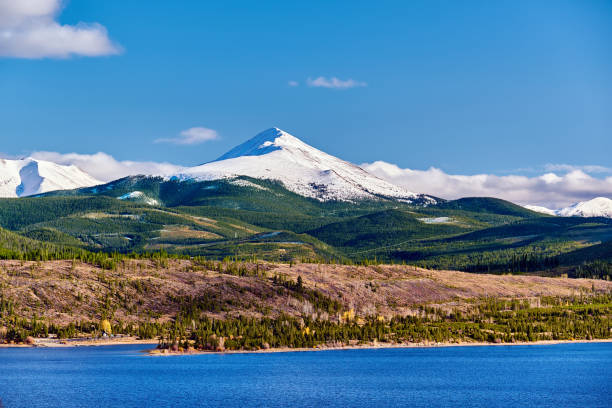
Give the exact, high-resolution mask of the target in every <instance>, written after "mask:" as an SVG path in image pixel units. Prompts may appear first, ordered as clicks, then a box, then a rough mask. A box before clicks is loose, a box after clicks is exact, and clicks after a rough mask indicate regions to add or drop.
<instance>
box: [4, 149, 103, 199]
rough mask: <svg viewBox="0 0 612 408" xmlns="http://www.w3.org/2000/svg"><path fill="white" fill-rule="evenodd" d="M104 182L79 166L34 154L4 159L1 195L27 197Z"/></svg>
mask: <svg viewBox="0 0 612 408" xmlns="http://www.w3.org/2000/svg"><path fill="white" fill-rule="evenodd" d="M97 184H102V182H101V181H99V180H96V179H95V178H93V177H92V176H90V175H89V174H87V173H85V172H84V171H82V170H81V169H79V168H78V167H77V166H74V165H71V166H63V165H60V164H56V163H52V162H49V161H45V160H37V159H33V158H31V157H28V158H25V159H17V160H8V159H0V197H25V196H30V195H35V194H41V193H46V192H49V191H54V190H71V189H74V188H80V187H90V186H94V185H97Z"/></svg>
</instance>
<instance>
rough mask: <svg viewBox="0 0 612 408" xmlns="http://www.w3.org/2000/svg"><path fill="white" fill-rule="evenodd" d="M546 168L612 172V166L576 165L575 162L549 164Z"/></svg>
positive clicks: (552, 169) (547, 169)
mask: <svg viewBox="0 0 612 408" xmlns="http://www.w3.org/2000/svg"><path fill="white" fill-rule="evenodd" d="M544 168H545V169H546V171H561V172H570V171H575V170H580V171H584V172H585V173H612V168H610V167H604V166H598V165H583V166H575V165H573V164H547V165H545V166H544Z"/></svg>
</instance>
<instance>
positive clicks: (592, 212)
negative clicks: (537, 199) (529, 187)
mask: <svg viewBox="0 0 612 408" xmlns="http://www.w3.org/2000/svg"><path fill="white" fill-rule="evenodd" d="M524 207H525V208H527V209H528V210H531V211H535V212H539V213H543V214H548V215H557V216H560V217H607V218H612V200H611V199H609V198H606V197H596V198H594V199H592V200H588V201H581V202H579V203H576V204H573V205H570V206H569V207H565V208H560V209H558V210H551V209H549V208H546V207H539V206H536V205H526V206H524Z"/></svg>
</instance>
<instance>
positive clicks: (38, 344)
mask: <svg viewBox="0 0 612 408" xmlns="http://www.w3.org/2000/svg"><path fill="white" fill-rule="evenodd" d="M571 343H612V338H609V339H593V340H584V339H580V340H538V341H531V342H529V341H528V342H516V343H488V342H467V341H463V342H452V343H451V342H445V343H434V342H430V343H369V344H354V345H344V346H325V345H322V346H318V347H313V348H304V347H302V348H291V347H278V348H270V349H259V350H224V351H211V350H189V351H170V350H168V349H157V348H153V349H146V350H143V351H144V352H146V353H147V354H149V355H151V356H188V355H199V354H251V353H253V354H261V353H301V352H312V351H332V350H376V349H398V348H441V347H484V346H546V345H556V344H571ZM156 344H157V342H156V341H154V340H151V339H138V338H136V337H125V338H118V339H66V340H62V341H60V340H57V339H35V341H34V344H0V349H2V348H77V347H101V346H125V345H143V346H155V345H156Z"/></svg>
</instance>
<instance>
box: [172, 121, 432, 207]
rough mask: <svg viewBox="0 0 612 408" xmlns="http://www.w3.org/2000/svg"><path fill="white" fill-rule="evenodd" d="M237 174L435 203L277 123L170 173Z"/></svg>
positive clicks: (346, 196) (331, 191)
mask: <svg viewBox="0 0 612 408" xmlns="http://www.w3.org/2000/svg"><path fill="white" fill-rule="evenodd" d="M236 176H249V177H253V178H259V179H271V180H278V181H280V182H282V183H283V185H284V186H285V187H286V188H287V189H288V190H291V191H293V192H294V193H297V194H300V195H302V196H305V197H311V198H315V199H317V200H320V201H327V200H341V201H350V200H353V199H372V198H377V197H385V198H394V199H400V200H407V201H411V202H416V201H419V202H423V203H432V204H433V203H435V202H436V200H435V199H433V198H431V197H429V196H424V195H418V194H415V193H413V192H410V191H408V190H406V189H404V188H402V187H399V186H396V185H394V184H391V183H389V182H387V181H384V180H382V179H380V178H378V177H376V176H374V175H372V174H370V173H368V172H366V171H365V170H363V169H362V168H361V167H359V166H356V165H354V164H352V163H349V162H346V161H344V160H341V159H339V158H337V157H334V156H331V155H329V154H327V153H325V152H322V151H320V150H318V149H315V148H314V147H312V146H309V145H308V144H306V143H304V142H302V141H301V140H300V139H298V138H296V137H295V136H292V135H291V134H289V133H287V132H285V131H283V130H281V129H278V128H271V129H268V130H265V131H263V132H261V133H259V134H258V135H256V136H255V137H253V138H252V139H249V140H247V141H246V142H244V143H242V144H241V145H238V146H236V147H235V148H233V149H232V150H230V151H229V152H227V153H225V154H224V155H222V156H221V157H219V158H218V159H217V160H215V161H212V162H209V163H205V164H202V165H200V166H196V167H191V168H188V169H185V170H184V171H183V172H181V173H180V174H176V175H175V176H174V177H176V178H178V179H195V180H215V179H220V178H233V177H236Z"/></svg>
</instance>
